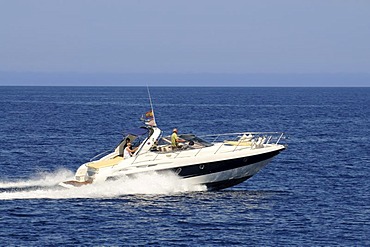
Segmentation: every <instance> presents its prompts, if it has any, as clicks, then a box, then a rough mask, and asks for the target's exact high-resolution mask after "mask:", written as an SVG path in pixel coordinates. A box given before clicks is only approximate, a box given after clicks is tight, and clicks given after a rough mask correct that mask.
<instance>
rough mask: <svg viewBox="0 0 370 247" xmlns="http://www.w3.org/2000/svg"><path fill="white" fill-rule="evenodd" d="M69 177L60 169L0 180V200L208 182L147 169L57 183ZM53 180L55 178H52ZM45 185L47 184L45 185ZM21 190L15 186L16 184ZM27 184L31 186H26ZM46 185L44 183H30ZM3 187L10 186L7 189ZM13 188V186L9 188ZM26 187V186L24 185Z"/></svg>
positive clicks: (184, 187)
mask: <svg viewBox="0 0 370 247" xmlns="http://www.w3.org/2000/svg"><path fill="white" fill-rule="evenodd" d="M66 177H70V172H66V171H64V172H57V173H54V177H53V176H52V175H51V174H48V175H46V176H45V177H43V178H42V179H30V180H27V181H17V182H1V183H0V188H2V190H3V192H0V200H13V199H45V198H47V199H68V198H116V197H120V196H123V195H132V194H175V193H182V192H190V191H204V190H206V187H205V186H202V185H192V184H189V183H188V182H186V180H183V179H181V178H180V177H178V176H177V175H176V174H173V173H155V172H153V173H145V174H139V175H137V176H135V177H122V178H120V179H117V180H114V181H106V182H104V183H101V184H91V185H86V186H81V187H76V188H71V189H65V188H60V187H58V186H54V187H50V186H51V185H56V184H58V183H59V182H61V181H64V180H65V178H66ZM52 180H53V182H52ZM45 185H46V186H45ZM21 186H23V189H22V190H17V189H14V188H16V187H18V188H21ZM27 186H28V188H29V189H27V188H26V187H27ZM30 186H43V187H36V188H35V187H33V188H32V187H30ZM4 188H8V189H6V190H5V191H4ZM10 188H11V189H10ZM24 188H26V189H24Z"/></svg>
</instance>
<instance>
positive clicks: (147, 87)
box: [146, 84, 157, 126]
mask: <svg viewBox="0 0 370 247" xmlns="http://www.w3.org/2000/svg"><path fill="white" fill-rule="evenodd" d="M146 89H147V90H148V96H149V102H150V108H151V110H152V114H153V121H154V126H157V123H156V121H155V115H154V108H153V103H152V97H151V96H150V92H149V86H148V84H147V85H146Z"/></svg>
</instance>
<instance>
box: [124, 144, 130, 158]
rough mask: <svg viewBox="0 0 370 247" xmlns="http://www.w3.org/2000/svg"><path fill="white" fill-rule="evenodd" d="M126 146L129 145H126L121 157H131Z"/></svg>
mask: <svg viewBox="0 0 370 247" xmlns="http://www.w3.org/2000/svg"><path fill="white" fill-rule="evenodd" d="M127 148H129V147H126V148H125V150H124V151H123V158H125V159H127V158H130V157H131V153H130V152H129V151H128V150H127Z"/></svg>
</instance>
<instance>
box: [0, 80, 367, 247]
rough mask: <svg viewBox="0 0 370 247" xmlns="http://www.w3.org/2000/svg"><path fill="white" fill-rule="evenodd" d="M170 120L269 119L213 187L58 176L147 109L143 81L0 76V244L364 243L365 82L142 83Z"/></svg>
mask: <svg viewBox="0 0 370 247" xmlns="http://www.w3.org/2000/svg"><path fill="white" fill-rule="evenodd" d="M150 93H151V96H152V101H153V105H154V110H155V114H156V115H155V116H156V120H157V124H158V125H159V127H161V129H162V130H163V131H164V132H165V134H170V133H171V130H172V129H173V128H174V127H176V128H178V129H179V133H195V134H198V135H203V134H215V133H223V132H227V133H231V132H241V131H282V132H285V133H286V136H287V138H286V139H285V140H284V143H286V144H288V148H287V149H286V150H285V151H283V152H282V153H281V154H280V155H278V156H277V157H276V158H275V159H274V160H273V161H272V162H271V163H270V164H269V165H268V166H266V167H265V168H264V169H262V170H261V171H260V172H259V173H258V174H257V175H255V176H254V177H252V178H251V179H249V180H247V181H245V182H243V183H242V184H239V185H237V186H235V187H232V188H228V189H225V190H221V191H216V192H207V191H202V190H196V189H194V190H193V188H189V187H186V186H183V185H182V184H181V181H180V180H179V178H177V177H176V176H174V175H173V176H169V175H159V174H152V175H143V176H142V177H138V178H130V179H126V180H122V181H116V182H115V183H114V184H109V183H108V184H104V185H102V186H86V187H84V188H80V189H71V190H61V189H59V188H58V187H56V185H57V184H58V183H59V182H61V181H63V180H65V179H67V178H70V177H72V176H73V173H74V171H75V170H76V169H77V168H78V167H79V165H80V164H82V163H84V162H87V161H88V160H89V159H90V158H92V157H94V156H95V155H97V154H99V153H101V152H104V151H106V150H111V149H112V148H114V147H115V145H116V144H117V143H118V142H119V141H120V140H121V138H122V134H123V132H124V131H125V130H127V129H131V128H132V127H139V126H140V125H141V122H140V120H139V119H140V117H141V116H142V114H144V113H145V112H147V111H148V110H149V109H150V104H149V99H148V93H147V88H146V87H0V109H1V110H0V169H1V172H0V245H1V246H142V245H153V246H370V182H369V181H370V88H221V87H220V88H217V87H215V88H212V87H209V88H202V87H199V88H198V87H197V88H195V87H193V88H191V87H152V88H150Z"/></svg>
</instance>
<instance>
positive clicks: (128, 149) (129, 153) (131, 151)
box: [123, 142, 138, 159]
mask: <svg viewBox="0 0 370 247" xmlns="http://www.w3.org/2000/svg"><path fill="white" fill-rule="evenodd" d="M131 147H132V144H131V142H129V143H127V146H126V148H125V150H124V151H123V157H124V158H125V159H127V158H130V157H131V156H132V155H133V154H134V153H135V152H136V150H137V148H138V147H136V148H134V149H131Z"/></svg>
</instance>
